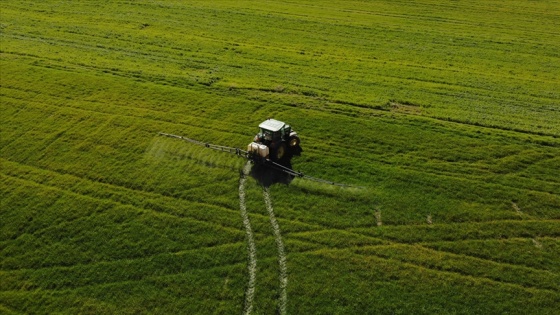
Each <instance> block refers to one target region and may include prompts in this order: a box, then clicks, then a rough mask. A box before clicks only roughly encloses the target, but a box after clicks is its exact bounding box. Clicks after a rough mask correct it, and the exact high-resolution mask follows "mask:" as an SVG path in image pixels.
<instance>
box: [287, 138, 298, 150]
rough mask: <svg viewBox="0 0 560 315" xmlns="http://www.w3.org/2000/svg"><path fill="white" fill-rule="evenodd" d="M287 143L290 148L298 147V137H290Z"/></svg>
mask: <svg viewBox="0 0 560 315" xmlns="http://www.w3.org/2000/svg"><path fill="white" fill-rule="evenodd" d="M289 143H290V146H291V147H296V146H298V145H299V137H298V136H292V137H290V141H289Z"/></svg>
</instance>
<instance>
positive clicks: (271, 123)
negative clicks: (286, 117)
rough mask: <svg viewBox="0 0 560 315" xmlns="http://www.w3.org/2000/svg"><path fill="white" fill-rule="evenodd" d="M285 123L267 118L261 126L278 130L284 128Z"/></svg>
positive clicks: (273, 130)
mask: <svg viewBox="0 0 560 315" xmlns="http://www.w3.org/2000/svg"><path fill="white" fill-rule="evenodd" d="M284 125H285V123H284V122H282V121H279V120H276V119H267V120H265V121H263V122H262V123H261V124H260V125H259V128H262V129H265V130H270V131H272V132H276V131H278V130H280V129H282V127H284Z"/></svg>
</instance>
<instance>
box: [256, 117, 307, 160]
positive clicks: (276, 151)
mask: <svg viewBox="0 0 560 315" xmlns="http://www.w3.org/2000/svg"><path fill="white" fill-rule="evenodd" d="M259 128H260V131H259V133H258V134H257V135H256V136H255V139H253V142H251V143H249V145H248V146H247V151H248V152H249V155H250V156H251V157H252V159H253V160H254V161H256V162H260V161H262V160H272V161H274V162H279V163H281V162H283V161H288V162H289V160H290V159H291V158H292V157H293V156H294V155H300V153H301V151H302V149H301V147H300V146H299V143H300V139H299V137H298V135H297V132H295V131H294V130H293V129H292V127H290V125H287V124H285V123H284V122H282V121H279V120H276V119H267V120H265V121H263V122H262V123H261V124H260V125H259ZM259 160H260V161H259Z"/></svg>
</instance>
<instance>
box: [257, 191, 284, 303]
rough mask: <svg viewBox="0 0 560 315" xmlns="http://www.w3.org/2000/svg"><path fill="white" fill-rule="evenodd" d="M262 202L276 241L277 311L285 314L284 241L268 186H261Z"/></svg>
mask: <svg viewBox="0 0 560 315" xmlns="http://www.w3.org/2000/svg"><path fill="white" fill-rule="evenodd" d="M263 196H264V203H265V205H266V210H267V211H268V215H269V216H270V224H271V225H272V231H273V232H274V241H275V242H276V248H277V250H278V266H279V269H280V275H279V280H280V288H279V292H278V293H279V298H278V313H279V314H286V304H287V302H288V292H287V290H286V289H287V287H288V269H287V266H286V254H285V251H284V242H283V241H282V234H281V233H280V226H279V225H278V221H276V217H275V215H274V209H273V208H272V200H271V199H270V191H269V189H268V187H264V188H263Z"/></svg>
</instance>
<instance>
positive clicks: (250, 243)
mask: <svg viewBox="0 0 560 315" xmlns="http://www.w3.org/2000/svg"><path fill="white" fill-rule="evenodd" d="M250 170H251V163H250V162H247V163H246V164H245V166H244V167H243V172H242V173H241V178H240V179H239V209H240V211H241V217H242V218H243V227H244V228H245V234H246V235H247V255H248V260H249V262H248V265H247V271H248V272H249V280H248V282H247V288H246V289H245V302H244V305H243V314H251V311H252V310H253V300H254V298H255V282H256V278H257V249H256V247H255V237H254V235H253V229H252V228H251V222H250V221H249V215H248V213H247V206H246V204H245V183H246V182H247V176H248V174H249V171H250Z"/></svg>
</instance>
